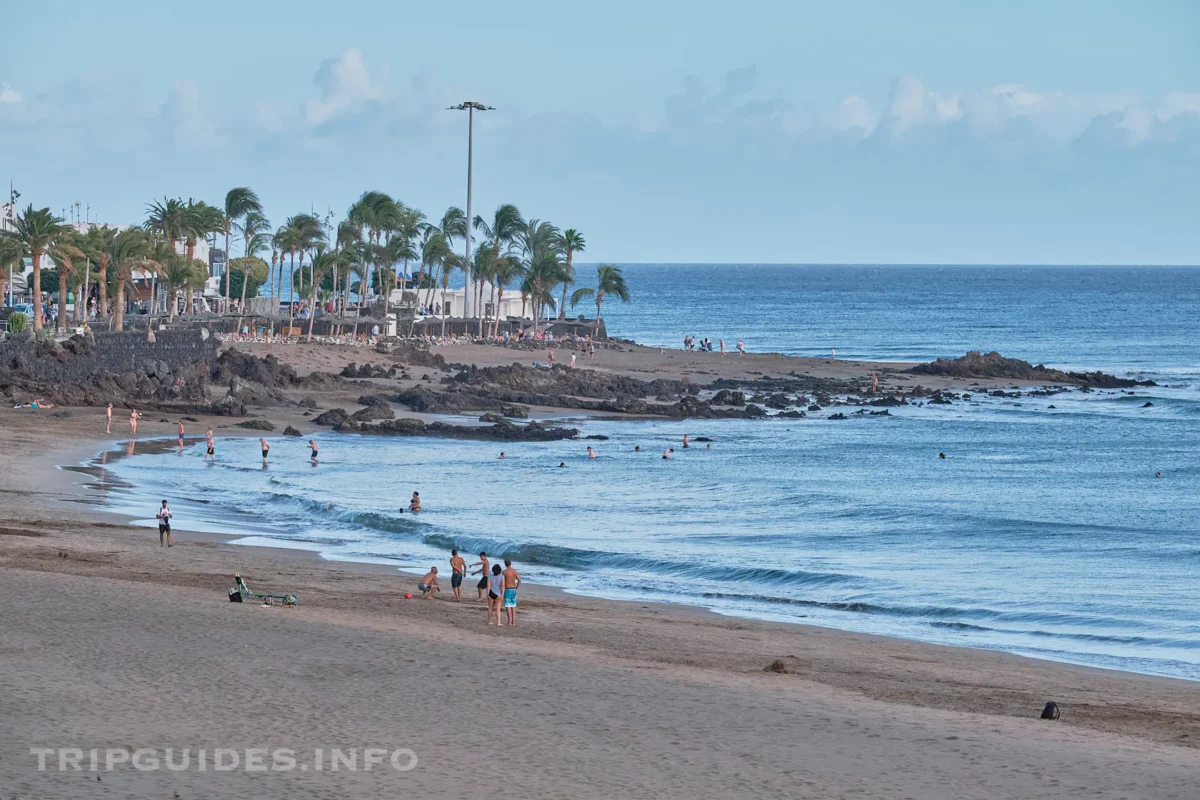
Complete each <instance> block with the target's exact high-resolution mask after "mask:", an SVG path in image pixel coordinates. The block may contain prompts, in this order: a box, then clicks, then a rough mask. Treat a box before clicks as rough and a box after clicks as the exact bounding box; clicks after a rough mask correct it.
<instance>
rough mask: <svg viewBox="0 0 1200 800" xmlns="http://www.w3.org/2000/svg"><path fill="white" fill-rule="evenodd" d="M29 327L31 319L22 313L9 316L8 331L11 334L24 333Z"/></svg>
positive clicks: (16, 312) (15, 312)
mask: <svg viewBox="0 0 1200 800" xmlns="http://www.w3.org/2000/svg"><path fill="white" fill-rule="evenodd" d="M28 327H29V317H27V316H26V315H25V314H23V313H21V312H20V311H14V312H13V313H11V314H9V315H8V330H9V332H10V333H24V332H25V329H26V328H28Z"/></svg>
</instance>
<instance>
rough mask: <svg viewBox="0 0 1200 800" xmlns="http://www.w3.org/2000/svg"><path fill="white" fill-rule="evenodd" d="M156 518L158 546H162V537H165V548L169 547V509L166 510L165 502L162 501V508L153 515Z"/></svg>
mask: <svg viewBox="0 0 1200 800" xmlns="http://www.w3.org/2000/svg"><path fill="white" fill-rule="evenodd" d="M155 516H156V517H157V518H158V546H159V547H162V546H163V537H164V536H166V537H167V547H171V546H172V545H171V509H169V508H167V501H166V500H163V501H162V508H160V509H159V510H158V513H157V514H155Z"/></svg>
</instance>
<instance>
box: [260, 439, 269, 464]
mask: <svg viewBox="0 0 1200 800" xmlns="http://www.w3.org/2000/svg"><path fill="white" fill-rule="evenodd" d="M258 443H259V444H260V445H261V446H262V456H263V464H264V465H265V464H266V463H267V456H269V455H270V454H271V445H269V444H267V440H266V439H264V438H262V437H261V436H260V437H258Z"/></svg>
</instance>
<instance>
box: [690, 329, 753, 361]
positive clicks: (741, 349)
mask: <svg viewBox="0 0 1200 800" xmlns="http://www.w3.org/2000/svg"><path fill="white" fill-rule="evenodd" d="M717 342H718V346H719V347H720V352H721V358H724V357H725V340H724V339H717ZM683 349H684V350H685V351H687V352H689V353H694V352H696V337H695V336H692V335H691V334H688V335H687V336H684V337H683ZM737 351H738V353H739V354H741V355H745V354H746V343H745V342H743V341H742V340H741V339H738V341H737ZM700 352H701V353H711V352H713V343H712V339H709V338H708V337H707V336H705V337H704V338H703V339H701V340H700Z"/></svg>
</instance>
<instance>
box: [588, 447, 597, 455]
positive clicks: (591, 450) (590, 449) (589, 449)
mask: <svg viewBox="0 0 1200 800" xmlns="http://www.w3.org/2000/svg"><path fill="white" fill-rule="evenodd" d="M595 457H596V451H595V450H593V449H592V448H591V447H590V446H589V447H588V458H595Z"/></svg>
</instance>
